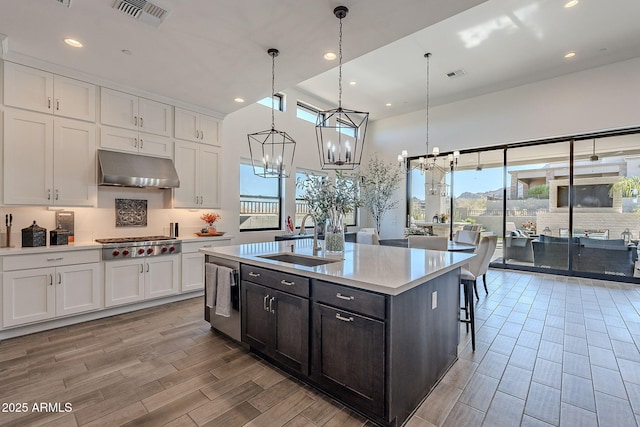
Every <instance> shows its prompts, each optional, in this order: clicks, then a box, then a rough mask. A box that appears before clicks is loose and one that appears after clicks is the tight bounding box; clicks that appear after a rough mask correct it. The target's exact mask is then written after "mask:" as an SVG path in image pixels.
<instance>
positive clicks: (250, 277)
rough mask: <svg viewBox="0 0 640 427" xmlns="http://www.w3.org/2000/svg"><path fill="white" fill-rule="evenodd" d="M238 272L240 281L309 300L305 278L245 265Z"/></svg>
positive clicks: (307, 282) (307, 283)
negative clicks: (239, 272)
mask: <svg viewBox="0 0 640 427" xmlns="http://www.w3.org/2000/svg"><path fill="white" fill-rule="evenodd" d="M240 271H241V277H242V280H246V281H248V282H253V283H257V284H260V285H264V286H268V287H270V288H273V289H277V290H279V291H283V292H287V293H290V294H293V295H298V296H300V297H304V298H309V279H307V278H306V277H302V276H296V275H295V274H289V273H283V272H281V271H275V270H269V269H267V268H261V267H255V266H253V265H247V264H242V265H241V266H240Z"/></svg>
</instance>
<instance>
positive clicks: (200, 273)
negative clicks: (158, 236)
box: [181, 252, 204, 292]
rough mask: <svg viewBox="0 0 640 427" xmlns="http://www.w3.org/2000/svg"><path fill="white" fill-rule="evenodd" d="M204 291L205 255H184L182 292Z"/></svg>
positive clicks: (196, 253)
mask: <svg viewBox="0 0 640 427" xmlns="http://www.w3.org/2000/svg"><path fill="white" fill-rule="evenodd" d="M203 289H204V254H201V253H198V252H194V253H190V254H185V253H183V254H182V282H181V290H182V292H191V291H201V290H203Z"/></svg>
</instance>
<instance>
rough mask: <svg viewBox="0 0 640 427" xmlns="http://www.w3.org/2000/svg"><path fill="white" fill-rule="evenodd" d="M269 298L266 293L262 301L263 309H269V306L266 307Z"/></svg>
mask: <svg viewBox="0 0 640 427" xmlns="http://www.w3.org/2000/svg"><path fill="white" fill-rule="evenodd" d="M268 299H269V295H267V296H266V297H264V303H263V308H264V311H269V307H267V300H268Z"/></svg>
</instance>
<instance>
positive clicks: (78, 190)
mask: <svg viewBox="0 0 640 427" xmlns="http://www.w3.org/2000/svg"><path fill="white" fill-rule="evenodd" d="M53 142H54V144H53V147H54V150H53V173H54V175H53V183H54V194H53V203H54V204H56V205H60V206H94V205H95V203H96V166H95V164H96V160H95V158H96V128H95V125H93V124H91V123H86V122H80V121H77V120H68V119H55V121H54V136H53Z"/></svg>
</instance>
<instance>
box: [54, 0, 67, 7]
mask: <svg viewBox="0 0 640 427" xmlns="http://www.w3.org/2000/svg"><path fill="white" fill-rule="evenodd" d="M56 1H57V2H58V3H60V4H62V5H65V6H67V7H71V0H56Z"/></svg>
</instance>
